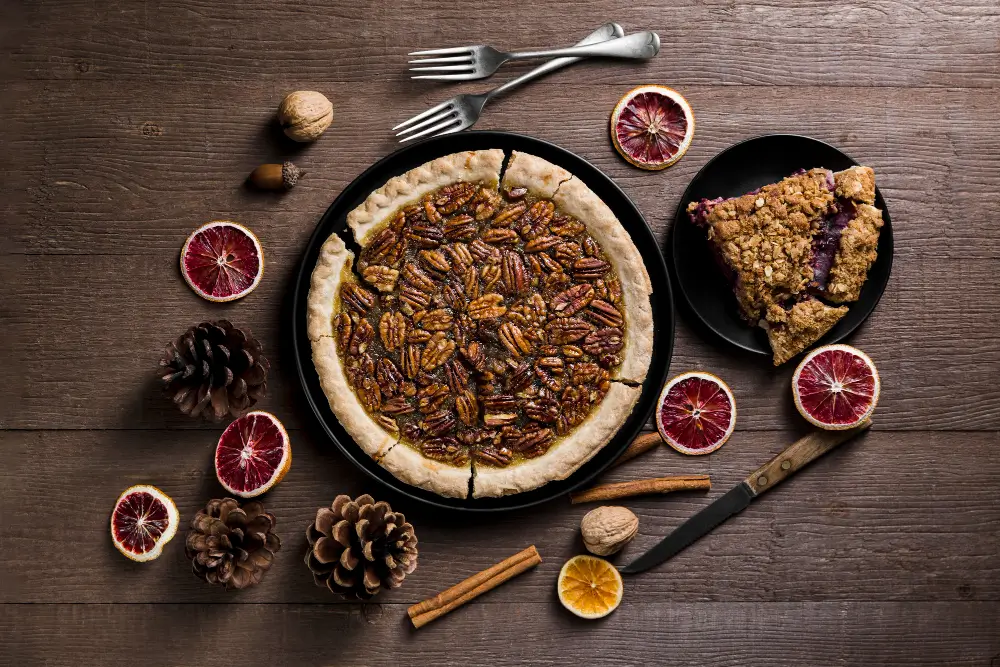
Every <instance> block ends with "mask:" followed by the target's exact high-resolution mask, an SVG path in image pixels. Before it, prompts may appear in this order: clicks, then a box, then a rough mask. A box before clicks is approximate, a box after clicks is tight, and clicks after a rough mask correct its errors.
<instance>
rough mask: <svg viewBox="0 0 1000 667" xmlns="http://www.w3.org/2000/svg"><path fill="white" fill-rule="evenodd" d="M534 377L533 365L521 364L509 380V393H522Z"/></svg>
mask: <svg viewBox="0 0 1000 667" xmlns="http://www.w3.org/2000/svg"><path fill="white" fill-rule="evenodd" d="M534 375H535V368H534V366H532V364H531V363H529V362H525V363H523V364H521V365H520V366H518V367H517V368H516V369H514V372H513V373H512V374H511V375H510V376H509V377H508V378H507V391H521V390H522V389H524V388H525V387H527V386H528V385H529V384H531V380H532V378H533V377H534Z"/></svg>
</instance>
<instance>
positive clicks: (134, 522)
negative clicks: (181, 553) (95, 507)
mask: <svg viewBox="0 0 1000 667" xmlns="http://www.w3.org/2000/svg"><path fill="white" fill-rule="evenodd" d="M179 522H180V515H179V514H178V513H177V505H175V504H174V501H173V499H171V498H170V496H168V495H167V494H165V493H164V492H163V491H160V490H159V489H158V488H156V487H155V486H149V485H147V484H139V485H136V486H130V487H129V488H127V489H125V491H124V492H122V494H121V495H120V496H119V497H118V502H116V503H115V509H114V511H113V512H111V541H112V542H114V544H115V548H116V549H118V551H120V552H122V553H123V554H124V555H125V556H127V557H128V558H131V559H132V560H134V561H139V562H140V563H142V562H146V561H150V560H154V559H156V558H158V557H159V555H160V554H161V553H163V547H164V545H166V543H167V542H169V541H170V540H172V539H173V537H174V535H176V534H177V524H178V523H179Z"/></svg>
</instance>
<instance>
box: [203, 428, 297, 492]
mask: <svg viewBox="0 0 1000 667" xmlns="http://www.w3.org/2000/svg"><path fill="white" fill-rule="evenodd" d="M291 466H292V445H291V442H290V441H289V440H288V432H287V431H285V427H284V425H282V423H281V422H280V421H278V418H277V417H275V416H274V415H272V414H271V413H270V412H264V411H263V410H257V411H255V412H248V413H247V414H245V415H243V416H242V417H240V418H239V419H237V420H236V421H234V422H233V423H231V424H230V425H229V426H227V427H226V430H225V431H223V432H222V435H221V436H220V437H219V444H218V445H217V446H216V448H215V476H216V477H218V478H219V483H220V484H222V486H223V487H224V488H225V489H226V491H228V492H229V493H232V494H235V495H237V496H240V497H241V498H254V497H256V496H259V495H261V494H262V493H265V492H266V491H269V490H270V489H271V488H272V487H273V486H274V485H275V484H277V483H278V482H280V481H281V479H282V478H283V477H284V476H285V473H287V472H288V469H289V468H290V467H291Z"/></svg>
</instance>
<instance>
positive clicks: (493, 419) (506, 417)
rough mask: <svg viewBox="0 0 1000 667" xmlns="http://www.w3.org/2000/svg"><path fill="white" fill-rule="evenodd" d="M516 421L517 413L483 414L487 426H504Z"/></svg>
mask: <svg viewBox="0 0 1000 667" xmlns="http://www.w3.org/2000/svg"><path fill="white" fill-rule="evenodd" d="M516 421H517V413H516V412H486V413H485V414H483V423H484V424H485V425H487V426H504V425H505V424H513V423H514V422H516Z"/></svg>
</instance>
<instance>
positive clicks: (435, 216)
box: [424, 199, 441, 222]
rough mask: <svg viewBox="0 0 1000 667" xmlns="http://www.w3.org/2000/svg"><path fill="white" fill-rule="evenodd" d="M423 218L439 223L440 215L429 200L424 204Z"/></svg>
mask: <svg viewBox="0 0 1000 667" xmlns="http://www.w3.org/2000/svg"><path fill="white" fill-rule="evenodd" d="M424 216H425V217H426V218H427V219H428V220H429V221H431V222H441V214H440V213H439V212H438V210H437V208H436V207H435V206H434V202H432V201H431V200H430V199H428V200H426V201H425V202H424Z"/></svg>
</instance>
